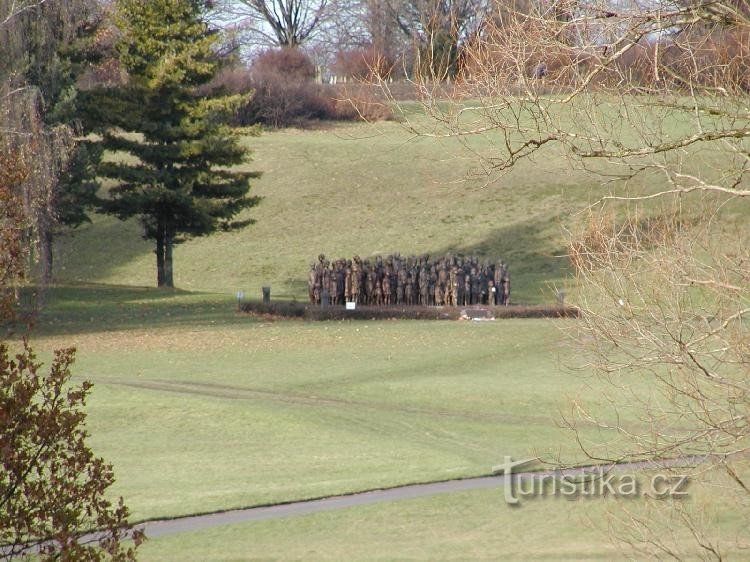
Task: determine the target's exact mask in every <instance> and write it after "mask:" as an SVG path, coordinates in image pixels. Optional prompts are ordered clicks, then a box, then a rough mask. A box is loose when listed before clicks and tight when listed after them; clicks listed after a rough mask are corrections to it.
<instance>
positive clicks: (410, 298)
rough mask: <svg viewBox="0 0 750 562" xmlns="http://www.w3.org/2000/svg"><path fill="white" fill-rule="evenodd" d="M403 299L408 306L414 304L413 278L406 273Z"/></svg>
mask: <svg viewBox="0 0 750 562" xmlns="http://www.w3.org/2000/svg"><path fill="white" fill-rule="evenodd" d="M404 301H405V303H406V304H407V305H409V306H411V305H413V304H414V280H413V278H412V276H411V275H408V276H407V277H406V285H405V286H404Z"/></svg>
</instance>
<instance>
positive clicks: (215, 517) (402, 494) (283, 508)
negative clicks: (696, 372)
mask: <svg viewBox="0 0 750 562" xmlns="http://www.w3.org/2000/svg"><path fill="white" fill-rule="evenodd" d="M702 460H703V458H682V459H671V460H665V461H640V462H631V463H621V464H616V465H612V464H608V465H593V466H584V467H577V468H570V469H564V470H543V471H531V472H513V477H514V478H521V479H527V478H541V477H544V476H550V475H557V476H576V475H580V476H582V475H585V474H589V473H596V472H599V471H605V472H606V471H607V470H609V469H614V470H617V471H623V470H644V469H651V470H654V469H659V468H666V467H675V466H686V467H687V466H692V465H695V464H697V463H699V462H701V461H702ZM507 481H508V480H507V476H505V475H499V476H480V477H477V478H466V479H462V480H447V481H444V482H432V483H428V484H410V485H406V486H397V487H394V488H388V489H384V490H373V491H369V492H359V493H355V494H349V495H343V496H332V497H328V498H321V499H314V500H305V501H297V502H290V503H285V504H278V505H270V506H263V507H249V508H245V509H234V510H230V511H222V512H217V513H208V514H204V515H192V516H187V517H178V518H175V519H165V520H156V521H147V522H145V523H141V524H138V525H137V526H136V528H137V529H143V530H144V531H145V533H146V536H148V537H160V536H163V535H171V534H173V533H183V532H191V531H199V530H202V529H209V528H211V527H218V526H220V525H231V524H234V523H244V522H248V521H261V520H263V519H274V518H277V517H290V516H294V515H305V514H307V513H317V512H320V511H330V510H332V509H342V508H346V507H357V506H362V505H370V504H373V503H379V502H387V501H396V500H405V499H410V498H418V497H422V496H431V495H433V494H445V493H453V492H465V491H469V490H481V489H486V488H498V487H500V486H503V485H504V484H505V483H506V482H507ZM498 501H503V500H502V497H501V495H500V494H499V493H498Z"/></svg>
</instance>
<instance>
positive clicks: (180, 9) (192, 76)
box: [89, 0, 260, 287]
mask: <svg viewBox="0 0 750 562" xmlns="http://www.w3.org/2000/svg"><path fill="white" fill-rule="evenodd" d="M116 7H117V16H116V23H117V27H118V29H119V32H120V34H121V38H120V40H119V41H118V43H117V46H116V47H117V50H118V53H119V57H120V63H121V65H122V67H123V68H124V70H125V71H126V72H127V74H128V80H127V83H126V84H125V85H122V86H116V87H112V88H107V89H103V90H102V89H100V90H97V91H95V92H93V93H92V94H91V95H90V96H89V108H90V118H92V119H94V120H95V121H96V122H97V123H98V124H99V127H100V128H101V130H102V137H103V141H102V142H103V147H104V148H105V149H106V150H109V151H112V152H115V153H126V154H128V155H130V157H131V158H128V159H125V158H115V159H110V160H109V161H107V162H105V163H103V164H102V165H101V166H100V168H99V171H100V174H101V175H102V176H105V177H108V178H111V179H113V180H115V181H116V182H117V183H116V185H115V186H114V187H113V188H111V189H110V191H109V197H108V199H106V200H105V201H104V203H103V209H104V210H105V211H106V212H108V213H111V214H113V215H115V216H117V217H118V218H120V219H128V218H131V217H138V218H140V220H141V222H142V224H143V227H144V236H145V237H146V238H148V239H152V240H155V242H156V258H157V283H158V285H159V286H167V287H172V286H174V280H173V273H172V249H173V246H174V244H175V243H178V242H180V241H182V240H184V239H185V238H187V237H191V236H203V235H207V234H211V233H213V232H216V231H217V230H219V229H223V230H227V229H234V228H240V227H243V226H246V225H248V224H250V223H251V222H252V221H251V220H249V219H245V220H241V221H238V220H234V219H235V217H236V216H237V214H238V213H240V212H241V211H243V210H244V209H247V208H249V207H253V206H254V205H256V204H257V203H258V202H259V200H260V199H259V198H258V197H251V196H248V191H249V189H250V180H251V179H252V178H255V177H258V175H259V174H258V173H256V172H248V171H237V170H236V169H234V168H233V167H234V166H236V165H239V164H242V163H244V162H246V161H247V159H248V151H247V149H246V148H245V147H244V146H242V145H240V143H239V138H238V135H237V132H236V131H234V130H233V129H231V128H230V127H229V126H227V125H226V123H227V122H228V119H229V116H230V115H231V112H232V111H233V110H234V109H235V108H236V107H237V106H238V105H239V104H240V103H242V102H243V101H244V100H246V99H247V96H240V95H237V96H215V95H213V94H214V92H212V91H210V89H209V88H208V86H207V84H208V82H209V81H210V80H211V79H212V78H213V76H214V75H215V73H216V72H217V71H218V69H219V68H220V66H221V64H222V61H221V60H220V58H219V56H218V55H217V54H216V51H215V49H214V47H215V46H216V45H217V42H218V40H219V35H218V33H217V32H216V31H215V30H212V29H210V27H209V25H208V24H207V23H206V21H205V20H204V19H203V8H204V6H203V5H202V3H201V2H196V1H191V0H155V1H150V2H143V1H140V0H119V1H118V2H117V4H116Z"/></svg>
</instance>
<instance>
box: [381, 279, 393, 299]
mask: <svg viewBox="0 0 750 562" xmlns="http://www.w3.org/2000/svg"><path fill="white" fill-rule="evenodd" d="M381 286H382V287H383V296H382V298H383V304H384V305H386V306H387V305H389V304H391V276H390V275H384V276H383V282H382V284H381Z"/></svg>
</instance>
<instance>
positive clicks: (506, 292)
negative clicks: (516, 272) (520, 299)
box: [502, 266, 510, 305]
mask: <svg viewBox="0 0 750 562" xmlns="http://www.w3.org/2000/svg"><path fill="white" fill-rule="evenodd" d="M502 304H504V305H509V304H510V276H509V274H508V267H507V266H506V267H505V273H504V275H503V303H502Z"/></svg>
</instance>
